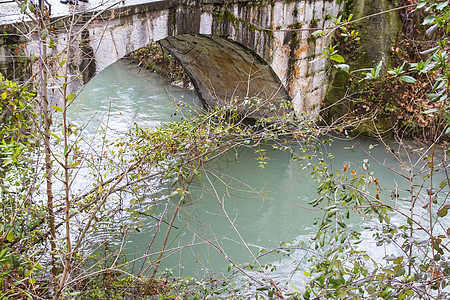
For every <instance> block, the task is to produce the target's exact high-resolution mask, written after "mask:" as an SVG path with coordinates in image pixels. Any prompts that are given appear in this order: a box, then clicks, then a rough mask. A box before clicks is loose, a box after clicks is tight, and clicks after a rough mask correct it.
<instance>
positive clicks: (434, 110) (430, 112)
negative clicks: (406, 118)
mask: <svg viewBox="0 0 450 300" xmlns="http://www.w3.org/2000/svg"><path fill="white" fill-rule="evenodd" d="M435 112H437V108H431V109H428V110H426V111H424V112H422V113H423V114H424V115H428V114H432V113H435Z"/></svg>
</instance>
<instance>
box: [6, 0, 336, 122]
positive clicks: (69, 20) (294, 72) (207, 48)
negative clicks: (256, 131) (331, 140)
mask: <svg viewBox="0 0 450 300" xmlns="http://www.w3.org/2000/svg"><path fill="white" fill-rule="evenodd" d="M339 9H340V5H339V4H337V3H336V1H330V0H302V1H288V0H286V1H281V0H271V1H267V0H165V1H158V2H149V3H143V4H136V5H129V6H127V5H123V4H118V5H117V6H112V7H111V8H109V9H107V10H104V11H95V10H89V11H85V12H83V11H82V10H80V11H79V10H77V8H75V10H74V13H72V15H69V16H66V17H59V18H53V19H52V23H51V24H50V25H49V28H50V29H51V30H50V31H49V32H48V39H47V41H48V43H49V44H51V47H48V49H47V53H48V58H47V60H48V62H49V64H50V65H51V68H50V69H51V71H52V72H51V73H54V74H56V75H59V76H60V77H58V76H55V77H53V79H52V80H53V82H50V83H49V89H50V90H49V91H50V95H51V94H52V93H53V95H54V94H55V93H57V89H56V88H55V87H60V86H61V85H62V78H64V76H63V75H64V74H65V73H64V71H63V70H64V67H65V64H64V62H66V63H68V64H69V68H68V70H69V74H68V75H69V76H68V79H69V82H70V87H71V89H72V90H76V89H78V88H80V87H81V86H82V85H83V84H85V83H87V82H88V81H89V80H90V79H91V78H92V77H93V76H95V74H97V73H99V72H101V71H102V70H103V69H104V68H106V67H107V66H108V65H110V64H112V63H114V62H115V61H117V60H118V59H120V58H122V57H124V56H126V55H127V54H128V53H130V52H132V51H134V50H137V49H139V48H141V47H143V46H145V45H147V44H149V43H150V42H152V41H159V42H160V43H161V44H162V45H163V46H164V47H165V48H166V49H168V50H169V51H170V52H171V53H172V54H173V55H174V56H175V57H176V58H177V59H178V60H179V62H180V63H181V64H182V66H183V67H184V69H185V70H186V71H187V73H188V74H189V75H190V77H191V79H192V80H193V83H194V85H195V88H196V89H197V91H198V93H199V95H200V98H201V99H202V101H203V103H204V104H205V105H207V106H214V105H222V104H225V103H227V102H228V101H229V100H230V99H238V101H243V99H252V98H253V99H254V98H255V97H256V98H258V99H261V100H260V101H261V102H260V105H261V106H263V107H265V108H269V107H270V108H271V111H272V112H275V113H282V112H283V110H284V108H283V105H282V102H283V101H292V102H293V107H294V109H295V110H296V111H299V112H313V113H314V112H316V111H317V109H318V108H319V107H320V103H321V100H322V98H323V97H324V94H325V92H326V88H327V75H326V64H325V60H323V59H318V58H319V57H320V56H321V54H322V50H323V48H324V47H325V46H326V45H327V40H326V39H325V38H315V37H313V36H312V35H311V33H312V30H308V29H309V28H316V27H326V26H329V25H331V22H332V20H331V17H332V16H336V15H337V14H338V12H339ZM71 24H73V27H72V29H70V28H71ZM0 27H1V28H0V29H1V31H2V32H4V33H5V34H4V35H3V37H2V38H1V40H0V47H1V50H0V51H1V52H0V53H6V52H7V51H9V50H7V49H6V47H7V46H8V44H9V45H11V44H15V45H20V49H19V50H22V51H23V53H24V55H26V56H28V57H31V56H32V55H33V54H34V55H39V53H40V50H39V47H38V44H39V43H38V42H37V40H38V39H37V33H36V32H35V31H34V32H32V31H31V29H32V25H30V22H22V23H17V22H16V23H13V24H4V25H1V26H0ZM280 29H303V30H297V31H290V30H280ZM69 32H71V34H70V33H69ZM50 37H51V40H50ZM68 46H70V47H68ZM10 48H11V47H10ZM16 52H17V51H16ZM2 60H3V61H2V62H1V63H2V64H3V70H2V72H5V66H6V65H10V64H11V61H10V60H9V61H8V56H7V55H2ZM6 75H7V74H6ZM52 91H53V92H52ZM54 96H55V97H57V95H54ZM267 111H268V110H267V109H264V110H263V109H261V110H259V111H255V112H253V113H252V115H251V117H255V118H257V117H260V116H262V115H264V114H266V112H267Z"/></svg>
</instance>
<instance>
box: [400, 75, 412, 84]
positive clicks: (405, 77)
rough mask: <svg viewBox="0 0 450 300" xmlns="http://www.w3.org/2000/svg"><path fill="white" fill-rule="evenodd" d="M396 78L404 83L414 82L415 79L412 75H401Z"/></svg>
mask: <svg viewBox="0 0 450 300" xmlns="http://www.w3.org/2000/svg"><path fill="white" fill-rule="evenodd" d="M398 79H400V80H401V81H404V82H406V83H415V82H416V79H415V78H414V77H411V76H408V75H402V76H400V77H399V78H398Z"/></svg>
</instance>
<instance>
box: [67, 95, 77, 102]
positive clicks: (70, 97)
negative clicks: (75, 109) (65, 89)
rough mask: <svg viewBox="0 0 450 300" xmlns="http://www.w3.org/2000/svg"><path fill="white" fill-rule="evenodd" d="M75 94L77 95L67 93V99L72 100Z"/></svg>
mask: <svg viewBox="0 0 450 300" xmlns="http://www.w3.org/2000/svg"><path fill="white" fill-rule="evenodd" d="M76 96H77V95H75V94H69V95H67V101H72V100H73V99H75V97H76Z"/></svg>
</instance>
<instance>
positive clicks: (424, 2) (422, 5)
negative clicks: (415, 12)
mask: <svg viewBox="0 0 450 300" xmlns="http://www.w3.org/2000/svg"><path fill="white" fill-rule="evenodd" d="M425 5H427V1H420V2H419V3H417V6H416V9H420V8H422V7H424V6H425Z"/></svg>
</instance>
